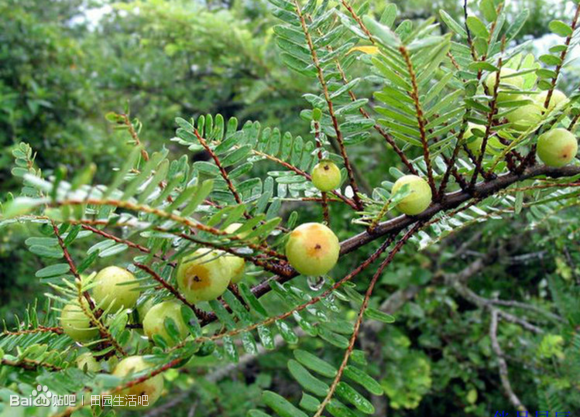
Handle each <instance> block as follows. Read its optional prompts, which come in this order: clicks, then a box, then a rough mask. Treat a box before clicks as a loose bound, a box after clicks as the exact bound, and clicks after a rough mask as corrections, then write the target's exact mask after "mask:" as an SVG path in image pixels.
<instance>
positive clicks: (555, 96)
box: [534, 90, 568, 111]
mask: <svg viewBox="0 0 580 417" xmlns="http://www.w3.org/2000/svg"><path fill="white" fill-rule="evenodd" d="M547 97H548V92H547V91H542V92H541V93H540V94H538V95H537V96H536V97H535V99H534V101H535V102H536V103H538V104H539V105H540V106H542V109H543V108H544V103H545V102H546V98H547ZM567 101H568V97H567V96H566V94H564V93H563V92H561V91H560V90H554V92H553V93H552V97H550V103H548V110H549V111H552V110H554V108H555V107H556V106H558V105H560V103H566V102H567Z"/></svg>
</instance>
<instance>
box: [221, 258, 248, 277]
mask: <svg viewBox="0 0 580 417" xmlns="http://www.w3.org/2000/svg"><path fill="white" fill-rule="evenodd" d="M223 258H224V259H223V262H224V265H225V266H226V267H227V268H228V269H229V270H230V274H231V276H232V283H234V284H237V283H238V282H240V281H241V280H242V278H244V271H245V269H246V261H245V260H244V258H240V257H239V256H234V255H229V254H228V255H224V257H223Z"/></svg>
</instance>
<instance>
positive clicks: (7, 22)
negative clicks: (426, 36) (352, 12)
mask: <svg viewBox="0 0 580 417" xmlns="http://www.w3.org/2000/svg"><path fill="white" fill-rule="evenodd" d="M392 3H396V4H397V6H398V7H399V9H400V10H401V15H402V16H403V17H402V18H404V19H410V20H421V19H425V18H427V17H429V16H432V15H436V14H437V13H438V10H439V9H445V10H446V11H447V12H448V13H449V14H451V15H452V16H453V17H455V18H456V19H458V20H461V19H462V15H463V9H462V2H459V1H457V0H408V1H404V0H401V1H394V2H392ZM386 4H387V3H386V2H385V1H378V0H372V1H371V9H372V10H373V11H374V12H375V13H376V14H377V15H380V13H381V12H382V10H383V9H384V7H385V5H386ZM570 5H571V2H565V1H551V0H512V1H510V2H508V5H507V7H508V8H509V10H510V16H512V18H513V16H514V15H515V14H516V13H517V12H518V11H520V10H521V9H522V8H529V9H530V11H531V15H530V20H529V21H528V23H527V24H526V26H525V27H524V29H523V30H522V31H521V35H520V38H518V39H517V42H523V41H524V40H529V39H533V40H534V42H533V43H532V45H533V46H531V48H535V49H537V50H545V49H547V48H548V47H549V46H550V44H551V42H553V39H552V38H551V36H553V35H546V34H547V33H548V29H547V27H548V24H549V22H550V21H551V20H553V19H564V20H568V15H569V13H570ZM275 24H276V21H275V18H274V17H273V16H271V15H270V12H269V6H268V3H267V2H266V1H263V0H252V1H250V0H246V1H241V0H230V1H218V0H214V1H211V0H208V1H206V2H204V1H194V0H188V1H184V0H182V1H180V0H173V1H172V0H149V1H125V2H123V1H121V2H110V1H98V0H95V1H88V0H43V1H39V0H0V199H1V200H3V199H4V198H5V197H6V195H7V194H8V193H10V192H17V190H18V187H19V184H18V183H17V182H16V181H15V180H13V179H12V176H11V174H10V170H11V168H12V158H11V150H12V149H13V147H14V145H15V144H17V143H18V142H20V141H25V142H28V143H30V144H31V146H32V147H33V148H34V149H35V150H36V151H37V152H38V155H37V158H36V162H37V165H38V166H39V167H40V168H41V169H42V170H43V171H44V173H45V175H50V174H51V173H52V171H53V170H54V169H55V168H56V167H58V166H64V167H66V169H67V171H68V172H75V171H76V170H78V169H80V168H81V167H83V166H86V165H87V164H88V163H91V162H94V163H95V164H96V165H97V168H98V174H97V178H99V182H101V183H106V182H107V180H108V178H109V176H110V175H111V167H114V166H118V164H119V161H121V160H122V159H123V158H124V157H125V156H126V155H127V153H128V151H129V150H130V149H131V147H132V146H131V145H129V144H127V136H126V135H127V132H126V131H117V130H115V129H114V128H113V127H114V126H112V125H111V124H110V123H109V122H107V120H106V119H105V115H106V113H108V112H110V111H115V112H126V111H130V114H131V116H132V117H136V118H138V119H139V120H140V121H141V123H142V130H141V132H140V137H141V139H142V141H143V142H144V143H145V144H146V146H147V148H148V149H149V150H150V151H153V150H158V149H161V148H162V147H163V146H165V147H168V148H171V149H173V147H172V143H171V142H170V141H169V139H170V138H171V137H172V136H173V135H174V130H175V128H176V126H175V124H174V118H175V117H176V116H181V117H192V116H193V117H197V116H199V115H202V114H206V113H212V114H215V113H221V114H223V115H224V116H226V117H230V116H236V117H238V118H239V119H240V120H241V121H242V122H243V121H246V120H259V121H260V122H261V123H262V125H265V126H271V127H279V128H280V129H281V130H289V131H291V132H292V133H293V134H295V135H298V134H307V132H308V131H309V124H308V122H307V121H304V120H302V119H301V118H300V111H301V109H302V108H303V107H306V104H305V100H304V99H303V98H302V95H303V94H305V93H308V92H313V91H316V86H315V85H312V84H311V82H310V81H309V80H306V79H304V78H301V77H300V76H299V75H297V74H295V73H290V72H289V71H288V70H286V69H285V68H284V67H283V66H282V65H281V63H280V60H279V58H278V54H277V50H276V44H275V40H274V38H273V36H272V34H273V32H272V27H273V26H274V25H275ZM442 30H445V28H444V27H443V28H442ZM577 81H578V70H577V68H575V67H570V68H568V69H567V71H565V73H564V78H563V83H562V85H561V86H560V88H561V89H563V90H566V91H568V92H570V91H571V90H572V89H573V88H574V86H575V85H576V84H577ZM361 95H362V94H361ZM366 96H367V97H370V96H371V92H370V91H368V94H366ZM376 143H377V144H376V145H369V146H366V145H365V147H364V148H365V149H359V150H357V151H356V152H358V153H356V154H355V155H354V160H355V162H358V164H359V168H360V169H361V170H362V171H363V172H364V173H365V179H366V181H367V182H368V183H369V184H371V185H378V184H379V183H380V181H381V180H384V179H385V174H386V172H387V170H386V169H385V167H388V166H391V165H394V164H396V163H397V162H396V160H395V158H394V157H393V155H391V154H390V153H387V152H386V151H385V148H384V146H383V145H382V143H379V142H378V141H376ZM175 150H176V151H177V149H175ZM194 157H195V158H203V157H204V156H203V155H195V156H194ZM369 158H370V159H369ZM342 214H343V216H344V221H343V222H342V224H343V227H344V230H338V231H337V234H338V235H339V237H340V238H341V239H344V238H346V237H347V236H348V235H349V233H350V232H351V231H350V230H349V229H350V227H351V226H350V225H349V222H348V219H347V218H346V213H342ZM313 215H314V214H313ZM340 215H341V213H340V211H337V213H336V216H340ZM577 215H578V211H577V210H576V211H568V212H565V213H563V214H561V215H559V216H553V217H551V218H550V219H547V220H546V221H545V222H542V223H538V224H534V227H535V230H534V231H532V230H530V228H529V223H530V217H528V216H527V214H526V213H522V214H521V215H519V216H517V217H516V219H509V220H507V221H493V222H489V223H487V224H484V225H476V226H474V227H472V228H470V229H468V230H465V231H462V232H460V233H459V234H457V235H454V236H453V237H451V238H449V239H447V240H445V241H444V242H442V243H441V244H440V245H437V246H435V247H433V248H432V249H430V250H428V251H426V252H424V253H405V254H404V255H402V256H401V257H400V258H399V260H398V262H397V263H396V265H395V268H393V270H391V271H390V272H389V273H388V274H386V275H385V277H384V279H383V282H382V283H381V289H380V290H379V291H377V292H376V293H377V295H376V297H375V299H374V300H373V303H374V304H375V305H379V304H381V303H382V302H383V301H384V300H386V299H387V298H388V297H389V296H390V295H392V294H393V293H395V292H396V291H400V292H402V293H401V294H403V295H404V297H403V298H402V300H403V303H402V304H401V306H400V307H401V308H400V309H397V323H396V325H393V326H389V327H388V328H387V329H385V328H382V329H368V330H367V331H365V332H364V333H363V343H366V346H364V347H365V348H367V350H368V351H369V352H371V357H372V360H373V363H372V366H371V368H372V369H373V371H374V373H375V375H377V376H378V377H379V379H382V381H383V384H384V387H385V389H386V390H387V393H388V396H387V398H386V399H375V401H376V404H375V405H376V406H377V410H378V411H377V414H376V415H378V416H386V415H389V416H391V415H392V416H397V417H403V416H428V415H431V416H437V417H438V416H449V417H454V416H465V415H473V416H492V415H495V414H494V413H495V411H496V410H498V409H506V410H509V409H510V408H509V407H510V406H509V403H508V402H507V400H506V399H505V398H504V396H503V393H502V389H501V386H500V385H499V378H498V371H497V364H496V363H495V362H493V360H492V354H491V350H490V341H489V337H488V336H487V332H488V326H489V324H488V315H487V314H486V313H484V312H482V310H480V309H477V308H476V307H475V306H474V305H472V304H470V303H469V302H467V301H466V300H465V299H463V298H461V297H458V296H457V294H455V293H454V292H453V290H451V289H450V288H449V287H448V286H446V285H444V282H445V277H447V276H449V275H450V274H454V273H457V272H460V271H462V270H464V268H466V267H468V266H469V265H471V264H472V263H473V262H474V261H476V260H477V259H485V262H486V263H489V264H491V266H489V267H488V268H486V269H484V270H483V272H479V273H478V274H476V275H475V276H474V277H473V280H472V281H471V282H470V286H471V288H472V289H473V290H474V291H476V292H477V293H479V294H480V295H482V296H485V297H489V298H493V297H499V298H503V299H509V300H520V301H526V302H529V303H532V304H535V305H541V306H543V307H544V308H545V309H546V310H551V311H553V312H558V314H560V315H561V316H563V317H565V319H566V320H567V323H568V324H569V325H568V324H567V325H562V324H561V323H560V324H559V325H555V324H554V323H553V322H552V321H550V320H546V319H545V318H542V317H541V316H540V317H539V318H537V320H538V325H542V326H545V328H546V332H547V333H548V335H549V336H550V337H536V336H533V335H530V334H528V333H526V332H523V331H522V330H521V328H519V327H518V326H513V325H509V324H507V325H503V326H502V332H501V334H500V339H501V342H502V344H503V345H504V346H505V350H506V354H507V355H509V356H510V357H512V358H513V361H511V362H510V367H511V371H512V374H511V375H512V383H513V384H514V390H515V391H517V392H518V393H519V394H520V396H521V398H522V401H523V402H524V403H526V404H529V405H530V409H533V410H536V409H538V410H539V409H540V407H541V406H543V405H545V404H547V403H546V401H555V400H554V399H553V398H552V397H554V398H556V397H558V398H559V396H562V397H563V399H562V401H563V406H564V407H568V408H567V409H562V410H559V411H573V410H574V409H576V410H578V409H580V398H579V395H578V387H577V383H578V382H577V381H578V379H577V378H576V380H574V375H580V359H578V358H579V357H580V354H578V355H576V356H575V357H573V356H571V355H568V353H567V350H566V348H565V344H564V342H563V340H564V339H563V338H565V337H567V336H569V333H570V332H571V331H572V332H573V331H574V330H573V329H574V325H577V324H580V318H579V317H577V316H578V313H576V312H575V309H576V310H577V306H578V305H580V297H577V295H578V290H577V288H578V282H579V281H580V268H579V267H578V265H580V254H579V249H580V246H579V243H578V242H580V239H578V226H577ZM534 222H535V220H534ZM338 223H339V222H337V224H338ZM538 231H540V233H538ZM33 233H35V232H34V231H31V230H24V229H22V228H19V227H12V228H5V229H1V230H0V317H2V318H3V319H4V320H6V322H8V323H13V322H14V320H16V316H15V314H18V312H21V311H23V310H24V307H25V306H26V304H28V303H30V302H31V300H33V299H34V297H36V296H40V295H41V294H42V293H43V292H44V291H46V290H47V289H46V287H43V286H41V285H40V284H39V283H38V279H37V278H35V277H34V273H35V271H36V270H38V269H39V268H41V267H42V264H41V262H40V260H39V259H38V258H37V257H36V256H35V255H33V254H31V253H29V252H27V251H26V247H25V245H24V243H23V241H24V239H26V238H27V237H29V236H30V235H31V234H33ZM365 250H369V251H370V248H367V249H363V250H361V253H360V254H359V256H360V257H361V258H360V259H362V256H364V255H365V254H364V253H362V252H364V251H365ZM498 253H501V255H498ZM352 261H353V262H354V261H356V260H355V259H354V258H353V259H352ZM350 266H352V265H344V266H343V268H344V270H341V271H339V272H340V273H342V272H346V270H347V268H348V267H350ZM361 285H364V282H363V284H361ZM407 295H408V297H407ZM571 306H572V307H571ZM514 313H518V311H515V312H514ZM570 317H572V318H570ZM311 348H312V349H316V346H312V347H311ZM282 349H287V348H284V347H282ZM578 349H580V347H578ZM321 354H323V355H325V356H329V357H334V358H335V360H338V357H339V354H340V352H321ZM287 357H288V356H287V354H286V355H282V354H279V353H271V354H268V355H264V356H262V357H261V358H259V359H258V360H256V361H249V362H248V363H247V365H245V366H244V367H238V368H235V369H231V370H228V372H227V373H225V374H218V375H215V374H213V373H212V374H211V375H212V378H210V379H209V380H204V379H202V378H197V376H196V375H187V374H185V375H183V374H181V375H177V374H175V375H173V376H171V375H170V377H174V378H175V380H176V384H177V386H178V387H181V388H182V389H183V393H182V394H176V395H173V396H172V397H170V398H168V399H167V400H166V403H165V404H162V405H161V406H160V407H159V408H158V409H155V410H152V411H150V412H149V415H171V416H177V415H191V416H214V415H215V416H218V415H219V416H230V417H237V416H240V417H241V416H243V415H245V411H246V410H247V409H248V408H250V407H251V406H253V405H254V404H255V403H256V402H257V401H259V396H258V392H259V391H258V387H275V389H274V390H275V391H277V392H279V393H281V394H283V395H287V396H289V397H292V396H293V395H296V394H297V393H298V392H299V390H298V389H297V387H295V386H293V385H292V383H290V382H289V380H288V379H287V378H286V375H285V373H284V371H281V370H282V369H285V361H286V359H287ZM570 361H572V362H570ZM202 369H203V368H202ZM574 371H575V372H578V374H573V373H572V372H574ZM192 386H195V387H196V388H195V390H194V392H193V393H192V391H191V390H192V388H191V387H192ZM542 401H544V402H542ZM573 407H576V408H573ZM512 412H513V413H514V415H515V411H514V410H512Z"/></svg>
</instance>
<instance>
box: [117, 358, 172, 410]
mask: <svg viewBox="0 0 580 417" xmlns="http://www.w3.org/2000/svg"><path fill="white" fill-rule="evenodd" d="M149 368H151V365H150V364H148V363H147V362H145V360H144V359H143V357H141V356H129V357H127V358H125V359H123V360H122V361H121V362H119V364H118V365H117V366H116V367H115V370H114V371H113V375H115V376H118V377H124V376H127V375H129V374H133V373H137V372H141V371H144V370H146V369H149ZM162 392H163V376H161V375H155V376H154V377H153V378H149V379H148V380H146V381H144V382H141V383H140V384H136V385H133V386H132V387H130V388H127V389H124V390H122V391H120V392H119V393H118V395H120V396H121V397H123V400H124V404H125V405H124V406H122V407H121V408H129V409H135V410H139V409H144V408H148V407H150V406H152V405H153V404H155V403H156V402H157V400H158V399H159V397H161V393H162ZM130 396H131V397H130ZM133 396H135V397H133ZM134 398H138V399H137V400H136V402H137V404H139V403H141V404H144V403H146V404H147V405H141V406H133V405H131V406H130V405H129V401H132V400H133V399H134Z"/></svg>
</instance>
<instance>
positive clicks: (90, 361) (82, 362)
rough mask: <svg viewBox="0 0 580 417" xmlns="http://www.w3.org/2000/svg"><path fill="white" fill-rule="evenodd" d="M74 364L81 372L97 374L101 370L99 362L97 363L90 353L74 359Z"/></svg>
mask: <svg viewBox="0 0 580 417" xmlns="http://www.w3.org/2000/svg"><path fill="white" fill-rule="evenodd" d="M76 364H77V366H78V368H79V369H80V370H81V371H83V372H87V371H91V372H99V371H100V370H101V365H99V362H97V360H96V359H95V357H94V356H93V354H92V353H91V352H86V353H83V354H82V355H79V356H78V357H77V359H76Z"/></svg>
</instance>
